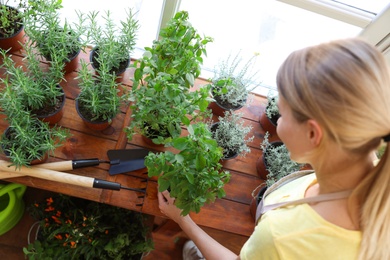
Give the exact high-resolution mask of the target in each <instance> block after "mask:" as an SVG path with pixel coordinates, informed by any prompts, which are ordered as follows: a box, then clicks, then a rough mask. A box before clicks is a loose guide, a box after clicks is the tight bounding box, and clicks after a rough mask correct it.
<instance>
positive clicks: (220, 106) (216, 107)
mask: <svg viewBox="0 0 390 260" xmlns="http://www.w3.org/2000/svg"><path fill="white" fill-rule="evenodd" d="M214 99H215V101H214V102H210V104H209V106H208V108H209V109H211V111H212V112H213V114H214V115H216V116H223V115H224V113H225V111H228V110H233V111H234V110H239V109H241V108H242V107H243V106H233V105H232V104H230V103H228V102H223V101H222V100H221V97H220V96H214Z"/></svg>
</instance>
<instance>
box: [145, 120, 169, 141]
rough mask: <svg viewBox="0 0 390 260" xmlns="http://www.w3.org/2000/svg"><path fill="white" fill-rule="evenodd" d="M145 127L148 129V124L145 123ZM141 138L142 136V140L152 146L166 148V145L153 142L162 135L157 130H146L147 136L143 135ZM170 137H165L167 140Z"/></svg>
mask: <svg viewBox="0 0 390 260" xmlns="http://www.w3.org/2000/svg"><path fill="white" fill-rule="evenodd" d="M144 126H145V128H144V129H148V124H146V123H145V124H144ZM141 136H142V140H143V141H144V142H145V143H146V144H148V145H150V146H164V144H156V143H154V142H153V139H155V138H158V137H159V136H160V134H159V133H158V132H157V131H156V130H153V129H150V128H149V129H148V130H146V134H143V135H141ZM168 137H169V136H165V138H168Z"/></svg>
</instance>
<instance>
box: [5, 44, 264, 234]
mask: <svg viewBox="0 0 390 260" xmlns="http://www.w3.org/2000/svg"><path fill="white" fill-rule="evenodd" d="M22 56H23V55H22V53H21V52H17V53H14V54H13V59H14V60H15V62H16V63H20V64H22V61H21V59H22ZM79 58H80V59H85V60H86V61H87V62H88V61H89V60H88V59H89V53H88V51H87V53H81V54H80V56H79ZM0 72H1V75H2V74H3V73H4V71H0ZM132 73H133V69H130V68H129V69H127V70H126V72H125V75H124V76H123V79H122V84H124V85H125V86H127V87H131V81H130V77H131V76H132ZM76 76H77V72H76V71H74V72H71V73H69V74H67V75H66V77H65V79H66V81H63V82H62V83H61V85H62V86H63V88H64V91H65V95H66V102H65V110H64V116H63V118H62V119H61V121H60V122H59V123H58V125H60V126H62V127H66V128H68V129H70V132H71V137H70V138H68V139H67V140H66V142H65V143H64V145H63V146H61V147H60V148H58V149H56V150H55V152H54V156H50V157H49V159H48V161H47V162H54V161H60V160H73V159H85V158H99V159H102V160H108V156H107V151H108V150H113V149H124V148H126V149H134V148H146V149H151V150H155V151H164V150H165V149H166V148H164V147H162V146H156V145H150V144H148V143H146V142H144V140H143V138H142V137H141V136H140V135H135V136H134V138H133V139H132V141H131V142H130V141H128V140H127V137H126V134H125V133H124V132H123V129H124V128H125V127H127V126H128V125H129V122H130V115H131V110H130V109H129V108H128V106H123V107H122V110H121V111H122V112H121V113H120V114H119V115H118V116H117V117H116V118H115V119H114V120H113V124H112V126H111V127H110V128H109V129H107V130H104V131H93V130H90V129H88V128H87V127H86V126H85V125H84V124H83V122H82V121H81V119H80V118H79V116H78V114H77V112H76V109H75V98H76V96H77V95H78V93H79V88H78V82H77V80H76V79H75V77H76ZM206 83H207V82H206V81H205V80H202V79H197V80H196V84H195V87H199V86H201V85H203V84H206ZM266 102H267V101H266V98H264V97H260V96H254V99H253V101H252V102H251V103H250V105H249V106H248V107H244V108H242V109H241V110H240V112H243V113H244V118H245V124H246V125H252V126H253V130H252V133H251V134H253V135H254V136H255V138H254V140H253V141H252V142H251V143H250V144H249V146H250V149H251V152H250V153H249V154H247V155H246V156H245V157H240V156H238V157H237V158H235V159H232V160H228V161H225V162H224V163H223V166H224V168H225V169H226V170H228V171H229V172H230V173H231V180H230V182H229V183H228V184H227V185H225V191H226V197H224V198H223V199H217V200H216V201H215V202H214V203H211V204H208V205H206V206H204V207H203V208H202V209H201V212H200V213H198V214H193V213H191V217H192V218H193V219H194V221H195V222H196V223H198V224H199V225H201V226H204V227H208V228H213V229H218V230H222V231H226V232H231V233H234V234H238V235H242V236H249V235H250V234H251V233H252V231H253V228H254V220H253V218H252V216H251V214H250V211H249V206H250V203H251V200H252V191H253V190H254V189H255V188H256V187H257V186H258V185H260V184H261V183H262V182H263V181H262V180H261V179H260V178H259V177H258V176H257V173H256V161H257V159H258V158H259V157H260V156H261V150H260V142H261V141H262V139H263V136H264V131H263V130H262V129H261V126H260V124H259V119H260V116H261V114H262V113H263V112H264V109H265V104H266ZM0 117H1V120H0V130H1V132H3V131H4V130H5V129H6V128H7V126H8V125H7V122H6V121H5V120H2V119H4V115H1V116H0ZM0 159H3V160H6V157H5V156H4V155H3V154H1V155H0ZM108 168H109V165H106V164H100V165H99V166H97V167H89V168H83V169H77V170H72V171H69V172H68V173H70V174H77V175H83V176H89V177H93V178H99V179H103V180H108V181H113V182H117V183H120V184H121V185H122V186H126V187H131V188H146V195H145V196H144V197H143V193H140V192H134V191H129V190H124V189H121V190H120V191H113V190H102V189H96V188H85V187H79V186H76V185H71V184H64V183H59V182H53V181H48V180H43V179H38V178H34V177H17V178H10V179H6V181H9V182H17V183H21V184H24V185H27V186H31V187H36V188H40V189H44V190H50V191H54V192H59V193H63V194H67V195H71V196H76V197H81V198H84V199H89V200H94V201H98V202H102V203H107V204H111V205H115V206H119V207H123V208H127V209H130V210H134V211H139V212H143V213H146V214H150V215H153V216H160V217H163V215H162V214H161V212H160V210H159V209H158V201H157V183H156V181H155V180H152V179H150V178H148V175H147V170H146V168H145V169H142V170H137V171H134V172H129V173H125V174H119V175H115V176H110V175H109V174H108Z"/></svg>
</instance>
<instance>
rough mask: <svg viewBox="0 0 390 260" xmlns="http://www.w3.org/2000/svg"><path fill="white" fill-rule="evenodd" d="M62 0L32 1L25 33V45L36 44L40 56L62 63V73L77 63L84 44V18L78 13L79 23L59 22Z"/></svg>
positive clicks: (73, 67) (70, 69) (69, 70)
mask: <svg viewBox="0 0 390 260" xmlns="http://www.w3.org/2000/svg"><path fill="white" fill-rule="evenodd" d="M61 8H62V6H61V1H58V0H49V1H32V2H31V3H30V4H29V9H28V12H27V14H26V19H25V21H26V34H27V36H28V38H29V41H28V44H29V45H34V46H36V47H37V49H38V51H39V53H40V55H41V56H43V57H44V58H45V59H46V60H47V61H49V63H50V62H51V61H53V60H56V61H58V62H62V63H64V64H65V66H64V71H65V73H70V72H72V71H74V70H75V69H76V68H77V66H78V62H79V59H78V55H79V53H80V51H84V49H85V47H86V46H87V42H88V38H86V37H85V33H86V28H85V26H83V24H84V23H85V20H86V17H85V16H84V14H83V13H80V12H78V13H77V14H78V18H79V21H78V23H75V24H73V25H71V24H69V23H68V22H67V20H66V19H65V21H64V22H62V20H61V18H60V13H59V10H60V9H61Z"/></svg>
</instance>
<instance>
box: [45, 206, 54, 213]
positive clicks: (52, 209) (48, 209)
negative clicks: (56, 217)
mask: <svg viewBox="0 0 390 260" xmlns="http://www.w3.org/2000/svg"><path fill="white" fill-rule="evenodd" d="M54 210H55V208H53V207H52V206H49V207H47V208H46V209H45V211H47V212H49V211H54Z"/></svg>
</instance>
